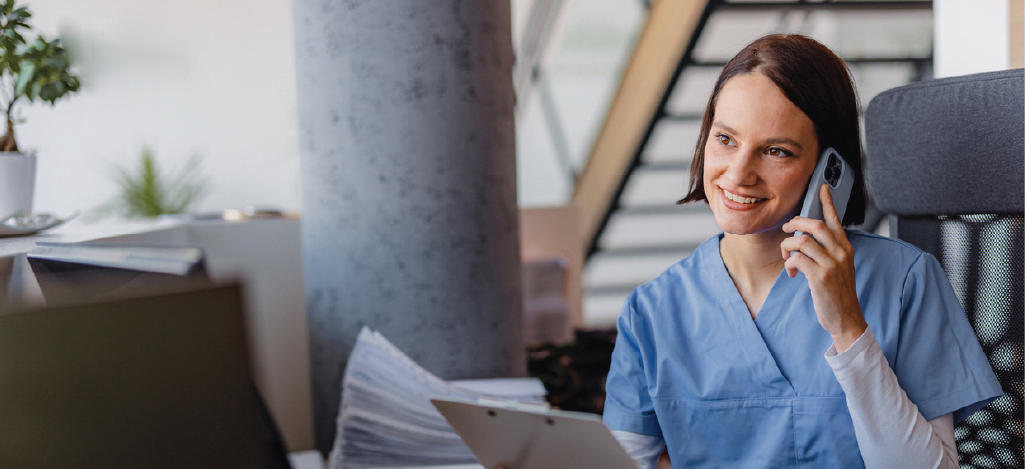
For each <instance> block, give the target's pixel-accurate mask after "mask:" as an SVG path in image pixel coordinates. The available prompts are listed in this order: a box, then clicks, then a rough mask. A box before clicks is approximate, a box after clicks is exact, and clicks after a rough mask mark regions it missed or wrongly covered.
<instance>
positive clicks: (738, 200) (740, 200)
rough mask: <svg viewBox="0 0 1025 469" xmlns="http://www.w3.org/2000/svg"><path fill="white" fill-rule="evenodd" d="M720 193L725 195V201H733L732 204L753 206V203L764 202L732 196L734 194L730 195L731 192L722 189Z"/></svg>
mask: <svg viewBox="0 0 1025 469" xmlns="http://www.w3.org/2000/svg"><path fill="white" fill-rule="evenodd" d="M722 193H723V194H725V195H726V198H727V199H730V200H732V201H734V202H736V203H738V204H753V203H755V202H761V201H763V200H765V199H753V198H751V197H744V196H740V195H737V194H734V193H732V192H730V191H728V190H726V189H723V190H722Z"/></svg>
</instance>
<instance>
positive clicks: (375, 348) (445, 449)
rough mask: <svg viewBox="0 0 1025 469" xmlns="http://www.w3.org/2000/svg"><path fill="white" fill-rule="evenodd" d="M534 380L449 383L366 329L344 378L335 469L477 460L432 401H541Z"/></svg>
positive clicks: (332, 468) (542, 391)
mask: <svg viewBox="0 0 1025 469" xmlns="http://www.w3.org/2000/svg"><path fill="white" fill-rule="evenodd" d="M545 394H546V393H545V389H544V385H542V384H541V382H540V381H539V380H537V379H535V378H499V379H492V380H462V381H445V380H442V379H441V378H438V377H437V376H434V375H433V374H431V373H430V372H428V371H427V370H425V369H423V368H422V367H420V365H417V364H416V363H415V362H414V361H413V360H411V359H410V358H409V357H408V356H406V355H405V354H404V353H402V352H401V351H400V350H399V349H398V348H396V347H395V346H394V345H392V344H391V342H388V340H387V339H385V338H384V336H382V335H381V334H379V333H377V332H374V331H372V330H370V329H369V328H366V327H364V328H363V330H362V331H360V333H359V336H358V337H357V339H356V345H355V346H354V347H353V349H352V353H350V354H349V362H348V365H346V369H345V377H344V378H343V379H342V404H341V411H340V412H339V416H338V431H337V434H336V436H335V443H334V448H333V449H332V450H331V457H330V460H329V463H328V466H329V467H330V469H350V468H351V469H360V468H382V467H401V466H439V465H451V464H467V463H474V462H476V458H474V456H473V453H471V452H470V450H469V448H467V447H466V445H465V444H463V441H462V440H461V439H460V438H459V436H458V435H457V434H456V432H455V430H453V429H452V427H451V426H449V424H448V422H447V421H445V418H444V417H442V416H441V414H440V413H439V412H438V411H437V409H435V408H434V405H432V404H431V401H430V399H431V398H432V397H459V398H464V399H477V398H480V397H489V398H496V399H510V400H516V401H520V402H534V403H543V402H544V396H545Z"/></svg>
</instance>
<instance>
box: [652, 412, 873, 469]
mask: <svg viewBox="0 0 1025 469" xmlns="http://www.w3.org/2000/svg"><path fill="white" fill-rule="evenodd" d="M653 401H654V404H655V412H656V413H657V414H658V421H659V425H660V426H661V427H662V435H663V436H664V437H665V441H666V445H667V447H668V450H669V457H670V459H671V460H672V461H673V466H674V467H716V468H751V467H760V468H794V467H807V468H843V469H847V468H853V469H862V468H864V467H865V466H864V462H862V460H861V452H860V451H859V449H858V442H857V440H856V439H855V437H854V425H853V423H852V422H851V416H850V414H849V413H848V411H847V402H846V400H845V399H844V397H843V396H840V397H811V398H753V399H723V400H709V401H700V400H690V399H670V398H655V399H653Z"/></svg>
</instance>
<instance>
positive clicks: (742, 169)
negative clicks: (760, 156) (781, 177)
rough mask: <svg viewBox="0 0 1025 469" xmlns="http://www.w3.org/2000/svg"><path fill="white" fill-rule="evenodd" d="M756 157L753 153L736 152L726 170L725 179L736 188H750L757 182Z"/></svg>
mask: <svg viewBox="0 0 1025 469" xmlns="http://www.w3.org/2000/svg"><path fill="white" fill-rule="evenodd" d="M756 156H757V155H755V154H754V152H753V151H741V152H737V154H736V155H735V157H734V159H733V161H732V162H731V163H730V167H729V169H727V170H726V177H727V179H728V180H729V181H730V182H731V183H733V184H736V185H738V186H750V185H753V184H754V183H755V182H757V181H758V173H757V171H756V167H755V165H756V163H757V159H756Z"/></svg>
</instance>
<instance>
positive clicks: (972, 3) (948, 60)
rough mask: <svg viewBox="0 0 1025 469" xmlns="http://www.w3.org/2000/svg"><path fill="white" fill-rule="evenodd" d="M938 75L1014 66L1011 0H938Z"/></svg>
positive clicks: (936, 71)
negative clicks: (1011, 47) (1010, 20)
mask: <svg viewBox="0 0 1025 469" xmlns="http://www.w3.org/2000/svg"><path fill="white" fill-rule="evenodd" d="M933 14H934V15H935V20H936V35H935V41H936V42H935V44H936V46H935V50H934V54H935V55H934V57H935V60H934V65H935V69H934V75H935V76H936V78H942V77H951V76H958V75H967V74H970V73H981V72H992V71H996V70H1006V69H1008V68H1009V67H1010V24H1009V23H1010V22H1009V15H1010V13H1009V4H1008V0H935V1H934V2H933Z"/></svg>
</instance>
